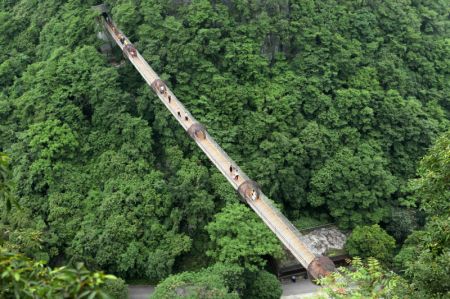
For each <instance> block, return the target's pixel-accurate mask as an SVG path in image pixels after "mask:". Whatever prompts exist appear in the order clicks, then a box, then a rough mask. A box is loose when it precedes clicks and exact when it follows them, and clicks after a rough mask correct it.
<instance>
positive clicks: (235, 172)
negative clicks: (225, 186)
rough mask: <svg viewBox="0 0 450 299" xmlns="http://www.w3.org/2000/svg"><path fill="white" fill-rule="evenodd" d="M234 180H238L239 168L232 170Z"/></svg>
mask: <svg viewBox="0 0 450 299" xmlns="http://www.w3.org/2000/svg"><path fill="white" fill-rule="evenodd" d="M234 180H235V181H237V180H239V170H238V169H236V170H235V171H234Z"/></svg>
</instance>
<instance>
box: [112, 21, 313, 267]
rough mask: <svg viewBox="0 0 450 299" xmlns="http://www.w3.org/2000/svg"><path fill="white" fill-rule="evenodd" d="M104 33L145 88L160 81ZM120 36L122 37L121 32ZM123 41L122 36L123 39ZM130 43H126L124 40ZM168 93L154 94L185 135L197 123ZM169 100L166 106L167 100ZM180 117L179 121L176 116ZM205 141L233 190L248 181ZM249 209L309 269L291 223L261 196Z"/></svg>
mask: <svg viewBox="0 0 450 299" xmlns="http://www.w3.org/2000/svg"><path fill="white" fill-rule="evenodd" d="M104 25H105V27H106V29H107V30H108V32H109V34H110V35H111V37H112V38H113V39H114V41H115V42H116V43H117V45H118V46H119V47H120V48H121V49H122V51H124V53H125V55H127V57H128V59H129V60H130V62H131V63H132V64H133V65H134V67H135V68H136V69H137V71H138V72H139V73H140V74H141V75H142V77H143V78H144V80H145V81H146V82H147V84H148V85H149V86H150V87H151V86H152V83H153V82H155V80H158V79H160V78H159V77H158V75H157V74H156V73H155V71H153V69H152V68H151V67H150V66H149V65H148V63H147V62H146V61H145V59H144V58H143V57H142V56H141V54H140V53H139V52H138V51H137V50H136V52H137V56H136V57H132V56H131V55H129V54H128V52H127V51H126V50H124V45H123V44H122V43H121V42H120V40H119V38H118V36H117V35H116V33H115V32H114V30H113V28H112V26H114V27H115V28H116V31H118V32H120V31H119V30H118V28H117V26H116V25H115V24H114V23H112V22H110V23H107V22H104ZM121 34H123V33H122V32H121ZM123 36H124V37H125V35H123ZM127 41H128V42H129V40H128V39H127ZM166 88H167V92H165V93H160V92H159V91H156V94H157V95H158V97H159V98H160V100H161V102H162V103H163V104H164V105H165V106H166V108H167V109H168V110H169V111H170V112H171V113H172V115H173V116H174V117H175V119H176V120H177V121H178V122H179V123H180V125H181V126H182V127H183V128H184V129H185V130H186V131H187V130H188V129H189V128H190V126H191V125H192V124H194V123H198V122H197V121H196V120H195V118H194V117H193V116H192V115H191V114H190V113H189V111H188V110H187V109H186V108H185V107H184V105H183V104H182V103H181V102H180V101H179V100H178V99H177V98H176V96H175V95H174V94H173V93H172V91H170V89H169V88H168V87H166ZM169 95H170V97H171V101H170V103H169V100H168V97H169ZM178 112H180V113H181V117H180V116H179V115H178ZM185 115H187V116H188V120H187V121H186V120H185ZM205 133H206V134H205V135H206V138H205V139H199V138H194V140H195V141H196V143H197V145H198V146H199V147H200V148H201V149H202V150H203V152H204V153H205V154H206V155H207V156H208V158H209V159H210V160H211V161H212V162H213V164H214V165H215V166H216V167H217V168H218V169H219V170H220V172H221V173H222V174H223V175H224V176H225V178H226V179H227V180H228V182H229V183H230V184H231V185H232V186H233V188H234V189H236V190H237V189H238V188H239V186H240V185H241V184H242V183H244V182H245V181H247V180H248V179H249V178H248V177H247V175H246V174H245V173H244V172H243V171H242V170H241V169H239V167H238V166H237V165H236V163H235V162H234V161H233V160H232V159H231V158H230V157H229V156H228V155H227V154H226V153H225V152H224V151H223V150H222V148H221V147H220V146H219V145H218V144H217V143H216V142H215V141H214V139H213V138H212V137H211V136H210V135H209V134H208V133H207V132H206V131H205ZM230 165H233V166H234V167H235V168H237V169H239V179H238V180H235V179H234V178H233V175H232V174H231V173H230V170H229V169H230ZM246 201H247V203H248V205H249V206H250V207H251V208H252V209H253V210H254V211H255V212H256V213H257V215H258V216H259V217H260V218H261V219H262V220H263V221H264V223H265V224H266V225H267V226H268V227H269V228H270V229H271V230H272V231H273V232H274V233H275V235H276V236H277V237H278V239H279V240H280V241H281V242H282V243H283V244H284V245H285V246H286V248H288V249H289V250H290V251H291V253H292V254H293V255H294V256H295V257H296V258H297V260H298V261H299V262H300V263H301V264H302V265H303V267H305V269H308V265H309V264H310V263H311V262H312V261H313V260H314V258H315V257H316V256H315V255H314V254H313V253H312V252H311V250H310V249H309V248H308V245H307V244H305V243H304V242H303V240H302V237H301V234H300V232H299V231H298V230H297V229H296V228H295V227H294V226H293V225H292V224H291V223H290V221H289V220H288V219H287V218H286V217H284V216H283V215H282V214H281V213H280V212H279V210H278V209H277V208H276V207H274V206H273V204H272V202H271V201H270V200H269V199H268V198H267V197H266V196H265V195H264V194H262V193H261V195H260V197H259V199H257V200H248V199H246Z"/></svg>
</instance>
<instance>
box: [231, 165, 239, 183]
mask: <svg viewBox="0 0 450 299" xmlns="http://www.w3.org/2000/svg"><path fill="white" fill-rule="evenodd" d="M230 174H231V176H232V177H233V179H234V180H235V181H237V180H239V169H237V168H235V167H233V165H230Z"/></svg>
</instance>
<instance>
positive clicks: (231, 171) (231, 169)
mask: <svg viewBox="0 0 450 299" xmlns="http://www.w3.org/2000/svg"><path fill="white" fill-rule="evenodd" d="M230 173H233V165H230Z"/></svg>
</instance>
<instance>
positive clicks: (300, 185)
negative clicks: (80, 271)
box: [0, 0, 450, 289]
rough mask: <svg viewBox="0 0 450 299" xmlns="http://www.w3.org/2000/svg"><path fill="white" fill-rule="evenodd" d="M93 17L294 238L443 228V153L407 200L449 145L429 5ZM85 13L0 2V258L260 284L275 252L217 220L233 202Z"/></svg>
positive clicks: (79, 5) (136, 7)
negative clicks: (212, 273)
mask: <svg viewBox="0 0 450 299" xmlns="http://www.w3.org/2000/svg"><path fill="white" fill-rule="evenodd" d="M107 3H108V4H109V5H110V7H111V14H112V16H113V19H114V20H115V21H117V23H118V24H119V26H120V29H121V30H123V32H124V33H126V34H127V35H128V36H129V37H130V38H131V40H132V42H133V43H134V44H135V45H136V47H137V49H138V50H139V51H140V52H141V53H142V55H143V56H144V57H145V58H146V59H147V60H148V62H149V63H150V65H151V66H152V67H153V68H154V69H155V70H156V71H157V72H158V73H159V74H160V75H161V77H162V78H163V79H164V80H165V82H166V83H167V84H168V86H170V88H171V89H172V90H173V91H174V93H175V94H176V95H177V96H178V97H179V99H180V100H182V101H183V103H184V104H185V106H186V107H187V108H188V109H189V110H190V111H191V112H192V113H193V115H194V116H195V117H196V118H197V119H198V120H199V121H201V122H202V123H203V124H204V125H205V126H206V128H208V132H209V133H210V134H211V135H212V136H213V137H214V138H215V139H216V140H217V141H218V143H219V144H220V145H221V146H222V147H223V148H224V149H225V150H226V151H227V152H228V153H229V155H230V156H231V157H232V158H233V159H234V160H235V161H236V162H237V163H238V164H239V165H240V166H241V167H242V169H243V170H245V172H246V173H248V174H249V176H250V177H252V179H254V180H256V181H257V182H258V183H259V184H260V185H261V186H262V190H263V191H264V192H265V193H266V194H268V195H269V197H271V198H272V199H273V200H274V201H276V202H277V203H278V204H279V205H280V207H281V208H282V210H283V211H284V212H285V213H286V214H287V216H288V217H289V218H291V220H293V221H294V222H297V223H299V222H302V221H303V220H302V216H303V215H308V216H311V217H313V218H319V217H320V220H321V221H322V220H324V219H325V220H326V221H333V222H336V223H338V224H339V225H340V226H341V227H344V228H349V229H351V228H354V227H356V226H358V225H360V226H361V225H371V224H373V223H387V225H388V226H387V227H388V228H389V225H393V223H395V219H393V218H395V217H394V216H393V215H395V211H398V210H399V209H403V207H402V206H401V204H402V203H404V202H406V201H408V200H409V198H410V196H412V197H415V198H416V202H421V203H422V206H423V208H424V209H428V211H425V212H426V213H428V214H433V213H434V214H443V213H444V211H445V210H446V209H448V205H447V204H448V202H446V199H447V198H448V188H447V187H446V184H447V179H448V172H447V174H446V172H445V171H446V170H448V168H449V167H448V163H447V162H448V155H447V154H446V151H447V149H446V147H448V143H446V141H445V140H444V141H439V144H440V145H439V146H438V148H439V149H437V150H436V152H433V153H432V154H431V156H430V157H429V158H426V159H425V160H424V162H423V164H422V166H421V167H420V169H421V170H419V173H421V174H422V177H421V178H419V179H418V180H417V181H415V183H414V184H413V189H416V190H418V191H417V192H418V193H417V194H416V193H414V194H410V193H408V192H409V191H408V192H405V190H406V189H407V188H406V186H407V182H408V181H409V180H410V179H412V178H414V176H415V174H416V168H417V163H418V161H419V159H420V158H421V157H422V156H423V155H424V154H425V153H426V151H427V149H428V148H429V147H430V146H431V144H432V143H433V142H434V140H435V139H436V137H437V136H438V135H440V134H442V133H443V132H444V131H446V130H448V124H449V122H448V116H449V108H450V105H449V104H448V94H450V89H449V87H450V85H449V84H448V82H449V81H448V69H449V59H448V57H449V54H450V53H449V47H448V27H449V19H448V15H447V6H448V3H447V1H445V0H436V1H429V0H423V1H396V0H386V1H335V0H324V1H314V0H301V1H300V0H291V1H285V0H274V1H247V0H236V1H209V0H195V1H172V0H171V1H161V0H139V1H131V0H108V1H107ZM95 4H97V3H95V2H94V1H91V0H90V1H80V0H69V1H57V0H54V1H29V0H19V1H2V2H0V151H2V152H5V153H7V154H8V155H9V157H10V161H9V164H10V166H9V167H10V168H9V169H10V170H11V171H10V174H9V175H8V177H9V178H10V180H9V181H8V185H9V187H8V188H7V189H8V193H9V195H10V198H11V199H16V200H17V203H18V206H20V209H19V208H18V207H15V206H14V205H12V207H11V210H10V212H8V213H3V214H2V215H1V216H0V217H1V218H0V235H1V238H2V242H3V244H4V246H6V247H8V248H11V249H15V250H18V251H21V252H23V253H25V254H27V255H29V256H32V257H35V258H38V259H44V260H48V261H49V262H50V263H51V264H52V265H62V264H66V263H68V262H74V263H75V262H78V261H82V262H84V263H85V264H86V265H87V266H89V267H90V268H91V267H92V268H102V269H104V270H105V271H108V272H113V273H114V274H117V275H120V276H121V277H123V278H125V279H128V278H133V279H141V278H142V279H151V280H154V281H158V280H161V279H164V278H165V277H167V276H168V275H170V274H171V273H173V272H174V271H175V270H178V269H181V268H183V267H184V266H185V265H190V264H191V265H192V264H195V261H202V263H204V264H202V265H200V266H208V265H207V264H208V263H209V262H211V260H212V261H226V262H228V263H234V264H238V265H243V266H245V267H249V268H250V269H253V270H255V271H256V269H258V270H259V269H260V267H261V266H262V265H263V264H264V258H263V256H264V255H266V254H272V255H277V254H278V252H279V244H278V243H277V241H276V239H275V238H274V236H273V235H272V234H271V233H270V232H269V231H268V230H267V228H265V227H264V225H263V224H262V223H261V222H260V221H258V220H257V218H256V216H255V215H254V214H253V212H251V211H250V210H248V209H246V208H245V207H239V206H237V205H234V203H236V202H237V200H238V199H237V196H236V194H235V192H234V190H233V189H232V188H231V187H230V186H229V184H228V183H227V181H226V180H225V179H224V178H223V177H221V174H220V173H219V172H218V171H217V170H216V169H215V168H214V167H213V166H212V165H211V163H210V162H209V161H208V159H207V158H206V157H205V156H204V155H203V153H202V152H201V151H200V150H199V149H198V148H197V147H196V145H195V143H193V142H192V140H191V139H190V138H189V137H188V136H187V135H186V134H185V132H184V131H183V130H182V129H181V128H180V127H179V125H178V123H177V122H176V121H175V120H173V119H172V118H171V116H170V114H169V113H168V112H167V110H166V108H165V107H164V106H163V105H161V103H160V101H159V99H158V98H157V97H156V96H155V95H154V94H153V92H152V91H151V90H150V88H149V87H148V86H147V85H146V84H145V82H144V81H143V80H142V78H140V75H139V74H138V73H137V72H136V71H135V69H134V68H133V67H132V65H131V64H129V63H126V62H125V61H124V58H123V56H122V54H121V53H120V51H118V50H117V49H113V51H112V52H111V53H109V54H108V55H104V54H103V53H101V51H100V49H104V48H106V47H102V46H103V45H104V41H103V40H101V39H98V38H97V36H98V32H99V31H100V30H101V26H100V25H99V24H97V22H96V20H97V17H98V13H97V12H95V11H94V10H92V9H91V6H92V5H95ZM122 62H123V63H122ZM1 159H3V158H1ZM0 167H2V166H0ZM4 169H5V168H4V166H3V168H2V170H1V171H2V174H1V175H2V177H1V178H2V181H1V184H4V181H3V180H4V178H5V176H4V173H5V171H4ZM441 171H442V172H441ZM439 173H440V174H439ZM0 192H3V193H2V194H5V189H4V188H3V190H2V191H0ZM414 192H415V191H414ZM406 193H407V194H406ZM419 194H420V195H419ZM416 195H417V196H416ZM7 202H8V201H6V202H5V201H1V202H0V207H1V209H2V210H6V204H7ZM440 207H442V208H440ZM408 208H409V209H411V215H412V214H414V213H415V212H416V210H415V209H417V208H416V207H414V206H413V205H410V206H408ZM393 211H394V212H393ZM413 212H414V213H413ZM408 213H409V210H408ZM318 215H319V216H318ZM226 217H229V218H231V219H233V220H229V219H226ZM305 221H306V220H305ZM311 222H313V221H311ZM397 222H398V221H397ZM411 223H413V221H412V220H411ZM407 226H408V223H407V221H405V223H404V224H402V226H401V227H399V229H400V228H401V231H399V234H398V237H397V234H396V237H397V238H398V240H402V239H405V238H406V235H407V234H409V233H410V230H408V229H407V228H406V227H407ZM417 226H419V223H418V224H417ZM389 231H391V230H389ZM209 237H210V238H211V239H210V244H209V243H208V238H209ZM233 238H234V239H233ZM258 238H259V239H258ZM208 246H209V247H208ZM208 249H209V250H208ZM206 253H208V254H209V256H208V255H207V254H206ZM197 267H199V266H197ZM255 273H256V272H255ZM266 278H267V277H266ZM274 289H275V288H274Z"/></svg>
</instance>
